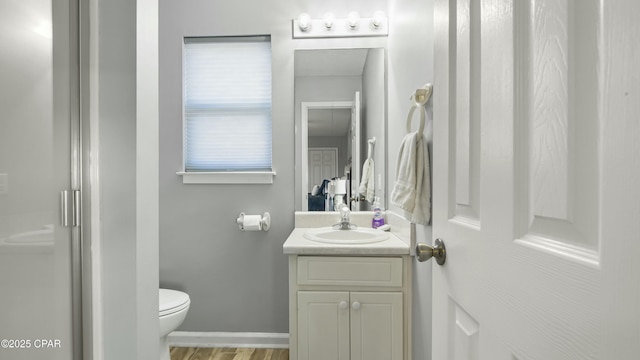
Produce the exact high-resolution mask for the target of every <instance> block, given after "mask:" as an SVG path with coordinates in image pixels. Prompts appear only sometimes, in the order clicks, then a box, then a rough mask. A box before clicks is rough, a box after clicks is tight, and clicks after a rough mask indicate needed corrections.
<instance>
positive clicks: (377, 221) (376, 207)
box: [371, 196, 384, 229]
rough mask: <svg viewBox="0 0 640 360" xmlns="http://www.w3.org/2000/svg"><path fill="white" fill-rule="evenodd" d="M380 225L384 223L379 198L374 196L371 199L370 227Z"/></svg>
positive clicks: (375, 227)
mask: <svg viewBox="0 0 640 360" xmlns="http://www.w3.org/2000/svg"><path fill="white" fill-rule="evenodd" d="M382 225H384V216H382V206H380V198H379V197H378V196H376V197H375V198H374V200H373V220H371V227H372V228H374V229H377V228H379V227H380V226H382Z"/></svg>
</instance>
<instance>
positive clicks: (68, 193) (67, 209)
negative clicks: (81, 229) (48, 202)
mask: <svg viewBox="0 0 640 360" xmlns="http://www.w3.org/2000/svg"><path fill="white" fill-rule="evenodd" d="M80 195H81V194H80V190H62V191H61V192H60V225H61V226H63V227H69V226H71V227H78V226H80V221H81V218H80V215H81V208H80V205H81V198H80ZM69 203H71V204H69ZM69 217H71V222H69Z"/></svg>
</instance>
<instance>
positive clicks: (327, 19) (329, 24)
mask: <svg viewBox="0 0 640 360" xmlns="http://www.w3.org/2000/svg"><path fill="white" fill-rule="evenodd" d="M322 20H323V21H324V27H325V28H326V29H327V30H331V28H333V22H334V20H335V16H334V15H333V13H330V12H328V13H326V14H324V16H322Z"/></svg>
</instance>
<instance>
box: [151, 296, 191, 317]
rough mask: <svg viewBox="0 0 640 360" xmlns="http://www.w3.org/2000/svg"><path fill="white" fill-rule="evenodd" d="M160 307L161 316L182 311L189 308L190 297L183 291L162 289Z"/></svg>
mask: <svg viewBox="0 0 640 360" xmlns="http://www.w3.org/2000/svg"><path fill="white" fill-rule="evenodd" d="M158 300H159V301H158V305H159V307H160V309H159V310H160V316H163V315H167V314H171V313H174V312H176V311H180V310H182V309H184V308H185V307H187V306H189V304H190V302H191V301H190V300H189V295H187V294H186V293H183V292H182V291H177V290H170V289H160V297H159V299H158Z"/></svg>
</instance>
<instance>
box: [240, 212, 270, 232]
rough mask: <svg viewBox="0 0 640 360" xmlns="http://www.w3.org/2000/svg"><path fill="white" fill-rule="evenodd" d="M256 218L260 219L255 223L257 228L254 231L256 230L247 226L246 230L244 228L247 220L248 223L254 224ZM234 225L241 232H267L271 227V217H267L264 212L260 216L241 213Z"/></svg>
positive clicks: (267, 214) (266, 213)
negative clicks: (236, 225)
mask: <svg viewBox="0 0 640 360" xmlns="http://www.w3.org/2000/svg"><path fill="white" fill-rule="evenodd" d="M256 217H260V218H259V220H258V221H257V223H258V225H259V228H257V229H256V228H253V227H252V226H248V227H247V228H245V225H246V222H247V220H249V221H250V223H252V224H255V223H256V221H255V220H256ZM236 223H237V224H238V227H239V228H240V230H241V231H258V230H262V231H267V230H269V228H270V227H271V215H269V213H268V212H265V213H264V214H262V216H260V215H247V214H245V213H243V212H241V213H240V215H238V218H237V219H236Z"/></svg>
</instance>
